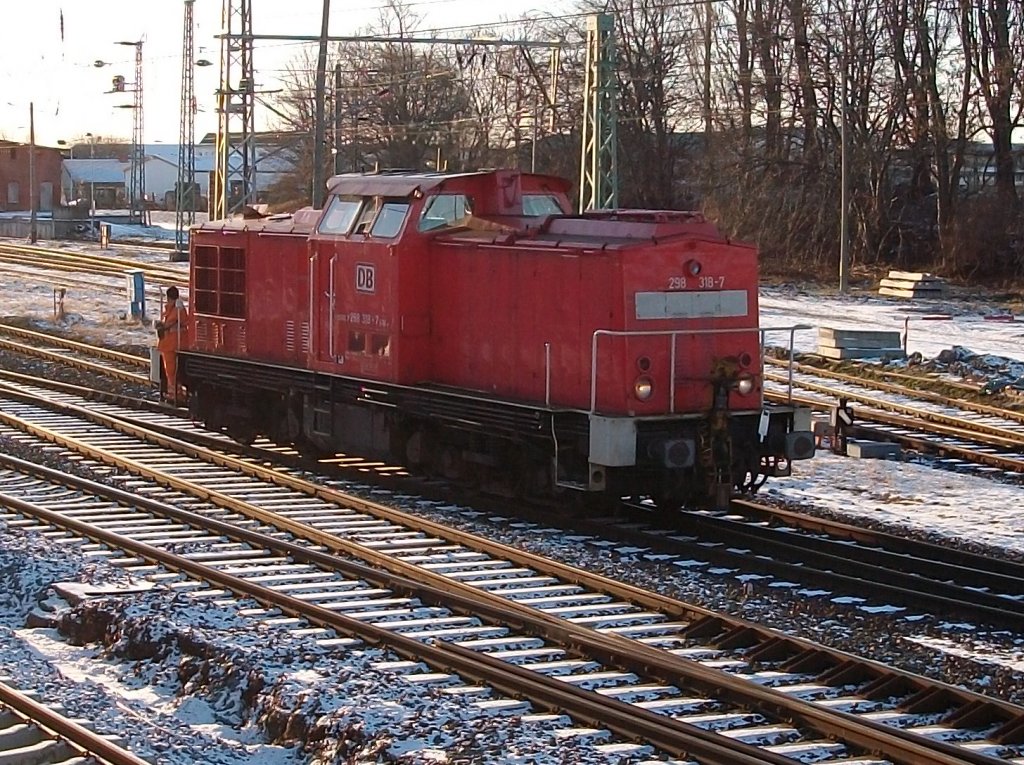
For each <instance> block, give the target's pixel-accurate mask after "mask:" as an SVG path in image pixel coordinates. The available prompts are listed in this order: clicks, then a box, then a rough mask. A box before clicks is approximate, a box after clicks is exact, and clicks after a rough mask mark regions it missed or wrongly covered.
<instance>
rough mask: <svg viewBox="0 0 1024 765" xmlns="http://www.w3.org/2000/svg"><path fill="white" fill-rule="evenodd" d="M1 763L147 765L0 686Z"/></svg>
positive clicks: (110, 742) (54, 712)
mask: <svg viewBox="0 0 1024 765" xmlns="http://www.w3.org/2000/svg"><path fill="white" fill-rule="evenodd" d="M0 763H4V764H5V765H147V762H146V761H145V760H143V759H140V758H139V757H136V756H135V755H133V754H132V753H131V752H129V751H127V750H126V749H122V748H121V747H120V746H118V745H117V744H115V743H113V742H112V741H110V740H109V739H107V738H104V737H103V736H100V735H98V734H96V733H94V732H93V731H91V730H89V729H88V728H85V727H83V726H82V725H81V724H79V723H77V722H75V721H74V720H71V719H68V718H67V717H65V716H63V715H61V714H60V713H59V712H57V711H55V710H53V709H49V708H47V707H45V706H43V705H42V704H40V703H38V702H37V701H35V700H34V699H32V698H30V697H29V696H27V695H25V694H24V693H21V692H20V691H18V690H17V689H15V688H13V687H11V686H9V685H7V684H5V683H3V682H0Z"/></svg>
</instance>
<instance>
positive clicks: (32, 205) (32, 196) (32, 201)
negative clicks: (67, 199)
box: [28, 101, 39, 244]
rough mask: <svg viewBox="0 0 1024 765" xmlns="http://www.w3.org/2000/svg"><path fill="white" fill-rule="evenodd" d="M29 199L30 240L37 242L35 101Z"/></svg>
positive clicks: (31, 122)
mask: <svg viewBox="0 0 1024 765" xmlns="http://www.w3.org/2000/svg"><path fill="white" fill-rule="evenodd" d="M28 200H29V210H30V211H31V212H30V213H29V224H28V240H29V241H30V242H31V243H32V244H35V243H36V242H38V241H39V233H38V232H37V231H36V207H37V205H36V105H35V102H34V101H29V103H28Z"/></svg>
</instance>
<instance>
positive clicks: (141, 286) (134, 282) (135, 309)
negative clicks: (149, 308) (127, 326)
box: [125, 271, 146, 321]
mask: <svg viewBox="0 0 1024 765" xmlns="http://www.w3.org/2000/svg"><path fill="white" fill-rule="evenodd" d="M125 278H126V279H127V282H128V305H129V310H130V311H131V315H132V318H133V319H138V320H139V321H142V320H143V319H145V318H146V277H145V275H144V274H143V273H142V271H126V272H125Z"/></svg>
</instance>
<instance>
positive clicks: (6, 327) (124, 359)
mask: <svg viewBox="0 0 1024 765" xmlns="http://www.w3.org/2000/svg"><path fill="white" fill-rule="evenodd" d="M0 334H5V335H14V336H15V337H23V338H26V339H28V340H35V341H37V342H42V343H49V344H50V345H55V346H57V347H58V348H67V349H68V350H71V351H78V352H80V353H84V354H86V355H89V356H95V357H97V358H101V359H109V360H110V361H117V362H119V363H121V364H124V365H126V366H136V367H139V368H142V369H149V359H148V358H143V357H142V356H135V355H133V354H131V353H124V352H123V351H115V350H114V349H112V348H105V347H104V346H101V345H89V344H88V343H81V342H78V341H77V340H70V339H68V338H66V337H61V336H60V335H52V334H49V333H46V332H36V331H34V330H31V329H25V328H24V327H15V326H13V325H11V324H3V323H0Z"/></svg>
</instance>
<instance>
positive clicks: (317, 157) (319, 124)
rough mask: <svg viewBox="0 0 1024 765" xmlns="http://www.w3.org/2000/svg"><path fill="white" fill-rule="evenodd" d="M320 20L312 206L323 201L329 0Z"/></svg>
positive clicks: (314, 123)
mask: <svg viewBox="0 0 1024 765" xmlns="http://www.w3.org/2000/svg"><path fill="white" fill-rule="evenodd" d="M323 3H324V5H323V18H322V19H321V21H320V51H319V55H318V56H317V59H316V104H315V116H314V118H313V207H316V208H319V207H322V206H323V203H324V191H325V188H324V186H325V185H326V178H324V171H325V170H326V168H325V167H324V136H325V134H326V131H325V129H324V91H325V90H326V87H327V23H328V21H329V20H330V17H331V0H323Z"/></svg>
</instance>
